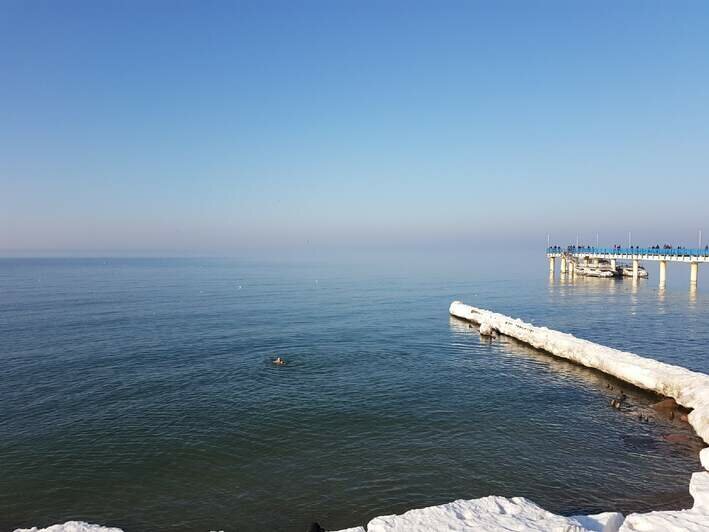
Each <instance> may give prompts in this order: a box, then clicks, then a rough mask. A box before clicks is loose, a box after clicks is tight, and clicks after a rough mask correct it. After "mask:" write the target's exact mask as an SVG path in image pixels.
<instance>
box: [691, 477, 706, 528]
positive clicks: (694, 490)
mask: <svg viewBox="0 0 709 532" xmlns="http://www.w3.org/2000/svg"><path fill="white" fill-rule="evenodd" d="M689 494H690V495H691V496H692V498H693V499H694V506H692V510H697V511H700V512H703V513H705V514H709V472H707V471H702V472H701V473H692V478H691V480H690V481H689ZM707 526H708V527H709V522H708V523H707Z"/></svg>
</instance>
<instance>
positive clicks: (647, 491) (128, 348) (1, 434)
mask: <svg viewBox="0 0 709 532" xmlns="http://www.w3.org/2000/svg"><path fill="white" fill-rule="evenodd" d="M539 266H540V267H539V269H533V270H531V271H530V272H529V274H528V275H525V276H522V278H519V277H517V278H514V277H513V276H508V275H495V274H494V272H492V273H491V274H489V275H477V274H473V273H472V271H468V272H466V271H465V268H463V269H461V270H459V271H453V270H451V271H441V270H436V271H434V272H432V271H430V270H426V269H422V270H421V271H416V269H415V268H404V269H397V268H388V269H383V270H382V269H378V268H374V267H371V268H370V267H363V266H361V265H360V266H357V267H351V266H349V267H348V266H343V265H341V264H340V265H338V264H327V263H321V262H292V263H288V264H283V263H280V264H278V263H257V262H242V261H236V260H226V259H224V260H221V259H219V260H217V259H210V260H202V259H200V260H198V259H5V260H0V334H1V337H2V344H1V345H0V363H1V364H2V379H0V398H1V399H2V410H1V411H0V468H1V470H2V474H1V475H0V529H2V530H6V529H13V528H14V527H17V526H33V525H48V524H51V523H56V522H63V521H66V520H68V519H82V520H86V521H90V522H97V523H103V524H108V525H114V526H120V527H122V528H124V529H125V530H127V531H144V530H171V531H191V530H209V529H222V530H226V531H230V530H239V531H242V530H283V531H290V530H304V529H305V527H306V526H307V524H308V523H309V522H310V521H312V520H318V521H320V522H321V523H322V524H324V525H326V526H327V527H329V528H333V529H335V528H338V527H345V526H353V525H356V524H363V523H365V522H366V521H367V520H369V519H370V518H372V517H374V516H376V515H381V514H387V513H395V512H402V511H404V510H406V509H409V508H412V507H417V506H424V505H430V504H439V503H443V502H447V501H450V500H453V499H456V498H473V497H480V496H484V495H490V494H497V495H505V496H518V495H519V496H525V497H529V498H531V499H533V500H534V501H535V502H538V503H539V504H541V505H543V506H544V507H546V508H547V509H549V510H551V511H555V512H560V513H565V514H570V513H574V512H593V511H601V510H620V511H624V512H629V511H642V510H648V509H655V508H679V507H681V506H682V505H689V504H691V499H690V497H689V495H688V492H687V485H688V482H689V476H690V474H691V472H692V471H695V470H698V468H699V463H698V459H697V452H698V446H699V445H700V443H699V442H698V441H697V440H695V439H690V440H689V441H688V442H687V443H683V444H670V443H667V442H666V441H665V440H664V439H663V436H665V435H667V434H676V433H690V430H689V428H688V427H687V426H686V425H683V424H682V423H679V422H678V421H677V420H674V421H670V420H664V419H661V418H656V419H655V420H654V421H653V422H652V423H644V422H641V421H640V420H639V419H638V414H639V413H640V412H644V413H649V412H650V411H649V410H648V405H649V404H651V403H652V402H654V401H656V400H657V398H656V397H654V396H652V395H650V394H646V393H643V392H640V391H638V390H631V389H628V388H627V387H626V386H623V385H622V383H618V382H617V381H613V380H612V379H609V378H607V377H604V376H603V375H601V374H599V373H597V372H594V371H590V370H586V369H583V368H579V367H576V366H573V365H571V364H569V363H566V362H564V361H560V360H557V359H554V358H552V357H550V356H547V355H545V354H542V353H539V352H537V351H535V350H533V349H530V348H528V347H526V346H524V345H521V344H519V343H518V342H515V341H513V340H511V339H504V338H501V339H499V340H497V341H493V342H490V341H485V340H481V339H480V337H479V335H478V334H477V332H476V331H475V329H471V328H470V327H469V326H468V324H466V323H463V322H460V321H458V320H455V319H452V318H450V317H449V316H448V313H447V310H448V306H449V304H450V302H451V301H452V300H453V299H461V300H463V301H465V302H468V303H471V304H474V305H478V306H482V307H485V308H490V309H493V310H496V311H499V312H503V313H506V314H511V315H514V316H519V317H522V318H524V319H526V320H528V321H533V322H534V323H536V324H540V325H541V324H544V325H548V326H550V327H554V328H558V329H561V330H564V331H568V332H572V333H574V334H576V335H578V336H581V337H584V338H588V339H591V340H594V341H598V342H601V343H604V344H606V345H610V346H613V347H618V348H622V349H628V350H632V351H634V352H636V353H639V354H643V355H648V356H653V357H655V358H658V359H661V360H665V361H667V362H671V363H676V364H681V365H684V366H687V367H690V368H693V369H696V370H700V371H709V354H708V353H707V350H706V346H707V345H709V315H708V314H707V311H706V308H707V305H706V303H707V293H706V292H703V291H699V292H696V291H695V292H692V293H690V292H689V290H688V288H687V286H686V284H685V283H683V282H680V280H682V281H684V280H686V279H679V278H678V280H677V281H676V282H675V283H674V284H673V285H671V286H670V288H668V289H666V290H664V291H659V290H657V288H656V287H655V284H654V280H653V278H652V272H651V279H650V280H649V281H642V282H640V283H635V284H634V283H632V282H631V281H630V280H625V281H608V280H599V279H579V280H577V281H575V282H573V283H572V282H569V281H568V280H562V279H559V278H557V279H555V280H553V281H550V280H549V279H548V277H547V275H546V273H545V272H544V269H545V267H546V263H545V262H544V258H543V256H541V257H540V260H539ZM277 355H280V356H283V357H285V358H286V359H287V361H288V364H287V366H285V367H275V366H273V365H272V364H271V363H270V360H271V359H272V358H274V357H275V356H277ZM611 386H612V387H613V390H611V389H610V387H611ZM620 388H622V389H624V390H625V391H626V393H628V395H629V396H630V398H629V406H628V408H627V409H626V410H624V411H622V412H620V413H619V412H617V411H615V410H613V409H611V408H610V407H609V406H608V402H609V401H610V399H611V398H612V397H613V396H614V394H615V393H617V392H618V390H619V389H620Z"/></svg>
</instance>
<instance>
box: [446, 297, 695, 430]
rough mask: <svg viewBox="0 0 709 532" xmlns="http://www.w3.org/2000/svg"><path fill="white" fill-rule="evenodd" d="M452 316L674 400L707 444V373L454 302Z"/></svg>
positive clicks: (450, 310)
mask: <svg viewBox="0 0 709 532" xmlns="http://www.w3.org/2000/svg"><path fill="white" fill-rule="evenodd" d="M449 312H450V314H451V315H452V316H455V317H456V318H461V319H464V320H468V321H471V322H473V323H475V324H477V325H480V329H481V331H482V330H483V329H485V330H492V331H497V332H499V333H501V334H504V335H505V336H511V337H512V338H516V339H517V340H520V341H522V342H524V343H526V344H529V345H531V346H532V347H535V348H537V349H542V350H544V351H546V352H548V353H550V354H552V355H554V356H557V357H560V358H565V359H567V360H570V361H571V362H575V363H577V364H581V365H582V366H586V367H588V368H593V369H597V370H599V371H602V372H603V373H607V374H608V375H612V376H613V377H616V378H618V379H620V380H623V381H626V382H628V383H630V384H633V385H635V386H637V387H638V388H643V389H645V390H650V391H652V392H656V393H658V394H660V395H664V396H667V397H672V398H673V399H674V400H675V401H677V403H678V404H680V405H682V406H684V407H685V408H689V409H691V410H692V412H690V414H689V418H688V420H689V423H690V425H692V427H693V428H694V430H695V431H696V433H697V434H698V435H699V437H700V438H702V439H703V440H704V441H705V442H706V443H709V375H705V374H704V373H698V372H696V371H690V370H688V369H686V368H682V367H679V366H673V365H671V364H665V363H663V362H658V361H657V360H653V359H651V358H645V357H641V356H639V355H636V354H634V353H628V352H627V351H621V350H619V349H613V348H612V347H606V346H603V345H600V344H596V343H594V342H589V341H588V340H582V339H581V338H576V337H575V336H573V335H571V334H567V333H563V332H559V331H554V330H552V329H547V328H546V327H536V326H534V325H532V324H530V323H525V322H523V321H522V320H518V319H514V318H510V317H509V316H505V315H503V314H497V313H496V312H490V311H489V310H484V309H480V308H476V307H472V306H470V305H466V304H464V303H461V302H460V301H454V302H453V303H451V306H450V309H449Z"/></svg>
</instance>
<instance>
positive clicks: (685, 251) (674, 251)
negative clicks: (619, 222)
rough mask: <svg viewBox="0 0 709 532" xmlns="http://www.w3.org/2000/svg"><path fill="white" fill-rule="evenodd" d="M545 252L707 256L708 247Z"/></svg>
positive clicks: (551, 250)
mask: <svg viewBox="0 0 709 532" xmlns="http://www.w3.org/2000/svg"><path fill="white" fill-rule="evenodd" d="M547 253H589V254H603V255H661V256H665V257H709V249H707V248H704V249H690V248H660V249H657V248H640V247H628V248H600V247H593V246H578V247H577V246H568V247H566V248H562V247H561V246H550V247H548V248H547Z"/></svg>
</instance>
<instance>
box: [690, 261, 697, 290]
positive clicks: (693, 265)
mask: <svg viewBox="0 0 709 532" xmlns="http://www.w3.org/2000/svg"><path fill="white" fill-rule="evenodd" d="M698 275H699V263H698V262H690V263H689V284H692V285H696V284H697V277H698Z"/></svg>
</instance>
